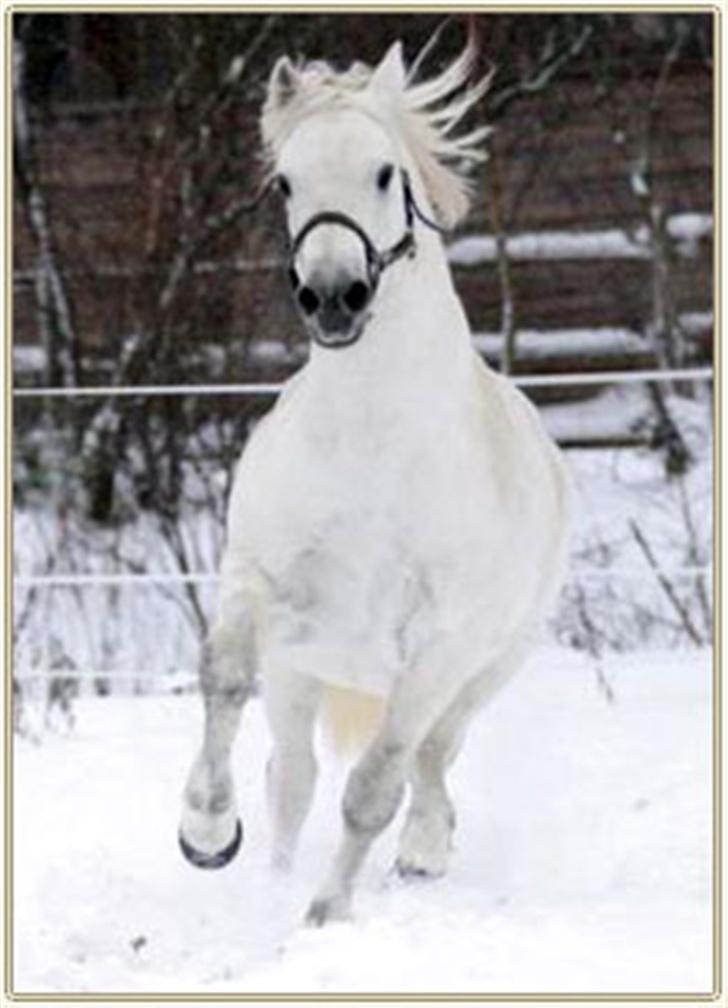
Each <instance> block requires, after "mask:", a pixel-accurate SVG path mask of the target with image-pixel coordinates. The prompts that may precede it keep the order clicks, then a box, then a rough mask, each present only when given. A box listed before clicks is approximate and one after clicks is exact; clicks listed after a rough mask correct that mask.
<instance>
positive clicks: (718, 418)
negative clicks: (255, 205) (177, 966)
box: [0, 0, 726, 1004]
mask: <svg viewBox="0 0 728 1008" xmlns="http://www.w3.org/2000/svg"><path fill="white" fill-rule="evenodd" d="M0 2H3V6H4V7H5V9H4V11H3V31H4V58H5V77H4V87H5V101H4V110H5V135H4V138H3V139H4V141H5V157H4V168H5V194H4V195H5V235H4V238H5V240H4V251H5V277H4V281H5V295H6V296H5V313H4V321H5V333H6V337H5V345H4V347H3V357H2V359H3V365H4V389H3V392H4V406H5V408H4V410H3V424H4V427H3V435H4V437H3V444H4V447H5V462H4V467H3V477H4V486H3V488H2V494H1V495H0V499H1V500H2V502H3V504H4V506H5V508H4V515H3V517H4V522H3V538H2V542H3V547H4V560H5V565H4V578H3V589H4V598H5V621H4V623H5V641H4V649H3V654H4V658H5V669H6V673H5V682H4V691H3V695H4V701H5V706H4V727H5V738H4V746H3V755H4V774H3V783H4V798H3V810H4V829H3V838H4V844H3V880H4V884H5V888H4V906H3V923H4V941H3V954H4V964H3V966H4V970H3V973H4V975H3V987H2V993H3V996H4V998H5V999H6V1000H7V1001H8V1002H18V1003H29V1004H31V1003H35V1004H39V1003H49V1004H56V1003H58V1004H64V1003H65V1004H69V1003H86V1002H97V1003H98V1002H102V1003H127V1002H128V1003H133V1002H137V1003H139V1002H143V1003H151V1004H154V1003H158V1004H170V1003H181V1004H189V1003H194V1002H196V1003H205V1002H210V1003H234V1002H235V1003H260V1004H268V1003H274V1002H277V1003H315V1002H319V1003H331V1002H338V1003H361V1002H371V1003H383V1002H387V1003H422V1004H425V1003H435V1002H438V1003H439V1002H450V1003H492V1002H500V1003H506V1004H507V1003H524V1002H532V1003H539V1002H543V1003H557V1002H558V1003H574V1002H581V1003H587V1004H588V1003H603V1002H613V1003H626V1002H631V1003H641V1002H644V1003H655V1002H658V1003H673V1002H692V1003H702V1002H710V1001H720V1000H721V998H722V995H723V849H722V845H723V724H724V718H723V713H724V712H723V703H724V695H723V689H722V680H721V668H722V660H723V577H722V575H723V570H722V560H723V552H724V548H725V543H724V538H723V505H724V498H723V479H724V475H725V471H724V468H723V453H724V452H725V451H726V446H725V445H724V444H723V443H722V433H723V424H724V399H723V380H724V376H723V368H724V366H725V365H724V359H723V348H722V334H723V318H722V315H723V312H722V297H721V279H722V277H723V234H722V209H723V207H722V172H723V167H724V165H723V123H722V111H723V87H724V75H723V37H722V36H723V30H724V13H725V12H724V4H725V3H726V0H721V2H715V3H709V4H704V3H698V4H695V5H691V4H689V3H639V2H635V3H614V4H610V3H599V2H596V3H590V2H588V0H587V2H582V3H562V4H551V3H548V2H547V3H544V4H535V3H530V4H529V3H524V4H519V3H510V4H498V3H496V4H493V5H490V4H487V3H484V2H480V3H476V2H463V3H460V2H457V0H454V2H452V3H442V2H440V3H412V4H407V3H392V4H389V3H387V2H386V0H380V2H379V3H377V2H370V3H358V2H354V3H346V2H338V3H337V2H335V0H334V2H331V3H307V2H303V3H301V4H300V5H299V4H295V3H293V4H292V3H285V2H283V3H276V2H269V3H267V4H259V3H251V4H240V3H239V2H237V3H236V2H234V0H233V2H231V3H229V4H227V3H211V4H209V5H206V4H200V3H199V2H191V3H189V4H186V3H179V2H174V0H171V2H170V3H169V4H164V3H156V4H155V3H144V2H140V3H139V4H133V3H119V4H115V3H103V2H101V3H94V2H88V3H83V2H77V3H59V4H52V3H44V2H39V3H37V4H35V3H32V2H26V3H17V4H13V3H10V4H6V3H5V2H4V0H0ZM272 11H276V12H280V13H284V14H312V15H316V14H324V13H332V12H333V13H340V14H349V13H355V14H356V13H362V14H364V13H367V14H374V13H382V14H453V13H472V14H563V13H572V14H573V13H577V14H578V13H618V14H640V13H655V14H657V13H673V14H674V13H685V14H711V15H712V16H713V57H714V63H713V130H714V132H713V162H712V168H713V219H714V222H715V224H714V249H713V265H714V274H713V332H714V336H713V346H714V362H713V367H714V373H713V411H714V412H713V488H712V498H713V517H714V536H713V598H714V631H713V663H712V665H713V668H712V696H711V701H712V711H711V715H712V716H711V724H712V771H713V788H712V792H713V809H712V826H713V831H712V839H713V850H712V870H713V872H712V882H713V906H712V909H713V915H712V916H713V947H712V967H713V971H712V972H713V986H712V989H711V990H710V991H707V992H705V993H702V992H697V993H690V992H685V993H680V992H675V993H669V992H663V993H654V994H653V993H629V992H626V993H609V992H598V993H578V992H565V993H558V992H547V993H542V994H540V993H529V994H525V993H513V994H508V993H498V992H492V993H486V992H483V993H458V992H447V991H443V992H432V993H429V992H421V993H402V992H399V993H397V992H394V991H393V992H391V993H384V992H376V993H346V992H344V991H342V992H340V993H317V992H301V993H274V992H270V993H261V992H256V993H251V994H245V993H210V994H205V993H202V992H198V993H188V992H184V991H179V992H173V991H170V992H162V993H152V992H150V993H141V992H139V993H135V992H129V993H123V992H104V991H98V992H90V991H88V992H87V991H80V992H77V993H57V994H54V993H51V992H48V993H18V992H16V991H15V990H14V988H13V981H14V976H13V953H14V941H13V939H14V932H13V899H14V886H13V881H14V873H13V836H12V827H13V819H12V814H13V797H14V795H13V726H12V627H13V591H12V548H13V533H12V467H11V462H12V430H13V426H12V421H13V397H12V363H11V362H12V334H13V285H12V261H13V260H12V192H13V179H12V21H13V17H14V15H15V14H24V13H31V12H32V13H41V14H94V13H105V14H106V13H109V14H184V13H197V14H203V13H204V14H238V15H245V14H267V13H271V12H272Z"/></svg>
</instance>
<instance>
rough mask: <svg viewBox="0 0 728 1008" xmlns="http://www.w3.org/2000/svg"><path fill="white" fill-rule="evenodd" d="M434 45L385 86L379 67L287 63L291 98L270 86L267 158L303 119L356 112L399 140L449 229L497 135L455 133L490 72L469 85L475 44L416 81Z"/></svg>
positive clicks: (264, 126) (482, 129)
mask: <svg viewBox="0 0 728 1008" xmlns="http://www.w3.org/2000/svg"><path fill="white" fill-rule="evenodd" d="M428 49H429V45H428V46H426V47H425V49H423V50H422V53H421V54H420V56H419V57H418V58H417V59H416V60H415V62H414V64H413V66H412V68H411V70H410V72H409V74H408V76H407V78H406V80H404V81H402V82H401V84H400V85H398V84H397V83H396V82H386V83H382V82H380V81H378V79H377V70H376V69H375V68H372V67H370V66H367V65H366V64H364V63H360V62H356V63H353V64H352V65H351V66H350V67H349V68H348V69H347V70H344V71H337V70H335V69H333V68H332V67H331V66H330V64H328V63H326V62H324V61H320V60H316V61H310V62H305V61H301V62H299V63H298V64H296V65H295V66H293V65H291V64H290V63H288V61H287V60H286V66H287V68H288V73H289V75H290V78H289V79H290V87H289V91H288V93H287V95H286V96H285V100H281V95H280V89H279V90H278V92H274V89H273V88H272V87H271V88H269V91H268V97H267V100H266V102H265V105H264V107H263V114H262V119H261V130H262V136H263V142H264V145H265V153H266V157H267V159H268V160H269V162H271V163H272V162H274V161H275V159H276V157H277V155H278V152H279V151H280V148H281V146H282V144H283V142H284V141H285V140H286V138H287V137H288V136H289V135H290V134H291V132H292V131H293V129H294V128H295V127H296V126H297V125H298V123H300V122H301V120H302V119H304V118H307V117H308V116H311V115H314V114H317V113H319V112H326V111H329V110H332V109H347V108H350V109H356V110H358V111H361V112H364V113H366V114H367V115H369V116H371V117H372V118H373V119H375V120H376V121H377V122H379V123H381V124H382V125H383V126H384V127H385V128H387V129H388V130H390V131H392V133H393V134H394V135H397V136H399V138H400V139H401V140H402V141H403V143H404V145H405V147H406V149H407V151H408V152H409V155H410V156H411V158H412V160H413V161H414V164H415V165H416V167H417V169H418V171H419V173H420V176H421V178H422V181H423V183H424V186H425V190H426V193H427V197H428V199H429V200H430V202H431V204H432V205H433V207H434V209H435V211H436V212H437V214H438V215H439V217H440V219H441V221H442V222H443V224H444V225H445V226H447V227H452V226H454V225H455V224H456V223H457V222H458V221H459V220H461V219H462V218H463V217H464V216H465V214H466V213H467V211H468V208H469V205H470V183H469V179H468V173H469V172H470V170H471V169H472V168H473V167H474V165H476V164H477V163H479V162H481V161H484V160H485V159H486V157H487V154H486V152H485V151H484V149H483V147H482V142H483V140H484V139H485V138H486V136H487V135H488V134H489V133H490V132H491V130H490V127H488V126H479V127H477V128H475V129H472V130H470V131H469V132H465V133H462V134H460V135H456V134H455V133H454V130H455V127H456V126H457V125H458V124H459V123H460V122H461V121H462V119H463V118H464V117H465V115H466V114H467V113H468V112H469V111H470V110H471V109H472V108H473V106H474V105H475V104H476V102H478V101H479V99H480V98H481V97H482V96H483V94H484V93H485V91H486V90H487V88H488V85H489V83H490V75H488V76H487V77H485V78H484V79H482V80H480V81H478V82H477V83H475V84H472V85H470V86H468V85H467V81H468V78H469V77H470V76H471V73H472V71H473V68H474V65H475V57H476V48H475V44H474V42H473V41H472V40H470V41H469V42H468V44H467V45H466V47H465V48H464V50H463V51H462V53H461V54H460V55H459V56H458V57H457V59H455V60H454V62H453V63H452V64H451V65H450V66H448V67H447V68H446V69H445V70H443V71H442V72H441V73H440V74H438V75H437V76H436V77H433V78H432V79H430V80H424V81H420V82H417V81H415V80H414V79H413V78H414V77H415V76H416V73H417V69H418V67H419V65H420V63H421V61H422V57H423V56H424V55H425V54H426V51H427V50H428Z"/></svg>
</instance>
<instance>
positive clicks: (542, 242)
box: [447, 212, 713, 266]
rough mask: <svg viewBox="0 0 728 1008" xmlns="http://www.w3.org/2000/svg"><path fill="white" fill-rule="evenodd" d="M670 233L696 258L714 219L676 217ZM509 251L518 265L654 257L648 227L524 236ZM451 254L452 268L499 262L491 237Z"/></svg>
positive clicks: (510, 242)
mask: <svg viewBox="0 0 728 1008" xmlns="http://www.w3.org/2000/svg"><path fill="white" fill-rule="evenodd" d="M667 230H668V233H669V234H670V236H671V237H672V238H674V239H675V241H676V243H677V246H676V250H677V252H678V254H680V255H683V256H686V257H692V256H694V255H696V254H697V251H698V246H699V243H700V241H701V240H706V239H708V238H710V237H711V235H712V233H713V217H712V215H711V214H706V213H697V212H690V213H680V214H673V215H672V216H671V217H670V218H669V219H668V221H667ZM506 251H507V254H508V256H509V258H510V259H512V260H514V261H517V262H528V261H533V260H539V259H548V260H566V259H569V260H574V259H649V258H651V256H652V252H651V249H650V243H649V234H648V232H647V229H646V228H645V227H644V226H639V227H637V228H635V229H634V232H633V233H632V234H630V233H628V232H627V231H625V230H620V229H619V228H604V229H602V230H599V231H538V232H524V233H522V234H516V235H510V236H508V237H507V238H506ZM447 252H448V260H449V262H450V264H451V265H452V266H475V265H477V264H478V263H481V262H494V261H495V260H496V259H497V254H496V242H495V238H494V237H493V236H491V235H487V234H480V235H468V236H466V237H464V238H459V239H457V240H456V241H454V242H452V243H451V244H450V245H449V246H448V250H447Z"/></svg>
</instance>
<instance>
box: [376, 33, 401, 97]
mask: <svg viewBox="0 0 728 1008" xmlns="http://www.w3.org/2000/svg"><path fill="white" fill-rule="evenodd" d="M406 83H407V73H406V71H405V68H404V60H403V58H402V43H401V42H394V43H393V44H392V45H391V46H390V47H389V49H387V51H386V53H385V54H384V57H383V59H382V60H381V62H380V63H379V65H378V66H377V67H376V69H375V70H374V73H373V74H372V79H371V85H370V86H371V87H373V88H381V89H382V90H387V91H404V88H405V84H406Z"/></svg>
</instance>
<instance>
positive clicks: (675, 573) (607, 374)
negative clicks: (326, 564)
mask: <svg viewBox="0 0 728 1008" xmlns="http://www.w3.org/2000/svg"><path fill="white" fill-rule="evenodd" d="M713 378H714V372H713V369H712V367H691V368H672V369H659V370H658V369H652V370H638V371H599V372H591V373H578V374H574V373H557V374H540V375H534V374H530V375H512V376H511V380H512V381H513V382H514V383H515V384H516V385H519V386H521V387H525V388H528V387H547V386H579V385H584V386H594V385H627V384H630V385H631V384H635V383H639V382H643V383H651V382H660V383H665V382H684V381H698V382H710V381H712V380H713ZM283 387H284V383H283V382H273V383H272V382H268V383H265V382H260V383H238V384H233V383H226V384H207V385H204V384H200V385H134V386H115V385H111V386H87V387H72V388H58V387H29V388H15V389H13V396H14V397H15V398H17V399H31V398H36V399H44V398H66V399H68V398H76V397H97V398H112V397H142V398H153V397H155V396H236V395H237V396H242V397H256V396H275V395H277V394H278V393H279V392H280V391H281V389H282V388H283ZM666 574H667V575H668V576H669V578H671V579H674V580H682V579H687V578H703V577H711V576H712V567H711V566H710V565H685V566H681V567H679V568H677V569H671V570H668V571H666ZM654 577H655V573H654V571H653V570H651V569H649V568H648V567H647V566H645V567H644V568H640V567H635V566H631V567H625V566H622V567H620V566H614V567H606V568H604V569H594V568H590V569H584V570H582V569H579V567H578V566H577V567H574V568H572V571H571V579H570V580H571V582H573V583H574V584H578V583H580V582H584V583H589V582H594V583H599V582H608V581H609V580H612V581H613V580H615V579H616V580H617V581H623V582H627V581H635V582H642V581H644V582H646V581H654ZM218 582H219V576H218V575H217V574H216V573H214V572H212V571H204V570H201V571H187V572H183V571H179V572H177V571H174V572H170V571H151V572H143V573H133V572H123V573H119V572H88V573H75V572H74V573H70V572H69V573H63V572H56V573H51V574H17V575H14V577H13V584H14V587H15V588H16V589H21V590H28V591H38V590H40V591H41V592H49V591H53V590H55V589H61V590H62V589H64V588H65V589H84V588H88V589H93V590H95V591H99V590H103V589H105V588H106V589H123V588H131V589H142V588H145V587H158V588H165V587H166V588H174V587H180V588H185V587H186V588H188V589H189V588H194V587H195V586H200V587H202V586H212V587H213V588H214V586H215V585H217V584H218ZM64 676H67V677H69V678H72V679H74V680H78V681H98V680H105V681H108V682H119V683H123V682H131V683H142V682H149V681H153V682H155V683H157V684H158V685H160V686H162V685H163V684H165V685H166V687H167V688H178V687H179V688H182V687H185V688H186V687H189V686H190V685H192V684H193V683H194V682H195V676H194V674H192V673H190V672H179V673H175V674H170V675H167V674H163V673H160V672H145V671H144V669H136V670H133V671H129V670H123V669H118V668H106V669H103V668H99V669H89V668H85V669H83V670H80V669H75V668H73V669H67V668H66V669H64V668H60V669H59V668H54V667H48V668H42V667H35V666H34V667H30V668H19V669H17V670H15V672H14V679H15V680H17V681H19V682H20V681H33V680H49V681H50V679H51V678H53V677H61V678H62V677H64Z"/></svg>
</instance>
